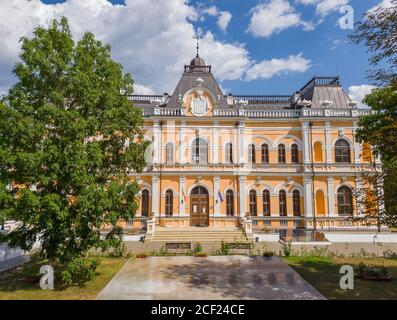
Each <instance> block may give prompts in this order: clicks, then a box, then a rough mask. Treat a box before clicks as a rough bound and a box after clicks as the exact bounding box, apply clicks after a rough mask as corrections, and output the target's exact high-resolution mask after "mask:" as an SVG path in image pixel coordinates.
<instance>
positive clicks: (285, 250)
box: [281, 241, 292, 257]
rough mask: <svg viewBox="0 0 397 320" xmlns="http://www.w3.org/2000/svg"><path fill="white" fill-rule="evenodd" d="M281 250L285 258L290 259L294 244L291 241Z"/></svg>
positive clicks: (284, 244)
mask: <svg viewBox="0 0 397 320" xmlns="http://www.w3.org/2000/svg"><path fill="white" fill-rule="evenodd" d="M281 249H282V250H283V254H284V256H286V257H289V256H290V255H291V252H292V242H291V241H287V242H284V243H283V245H282V247H281Z"/></svg>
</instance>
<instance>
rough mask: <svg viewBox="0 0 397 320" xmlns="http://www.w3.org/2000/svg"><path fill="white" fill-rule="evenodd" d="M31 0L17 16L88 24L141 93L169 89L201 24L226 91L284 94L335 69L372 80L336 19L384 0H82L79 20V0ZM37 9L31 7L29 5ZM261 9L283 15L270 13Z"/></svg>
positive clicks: (352, 79) (204, 45) (359, 81)
mask: <svg viewBox="0 0 397 320" xmlns="http://www.w3.org/2000/svg"><path fill="white" fill-rule="evenodd" d="M7 1H10V0H6V1H5V2H7ZM23 1H24V0H16V2H20V5H21V7H23V8H25V7H27V6H30V4H27V2H23ZM33 2H36V7H37V8H38V7H40V10H39V9H37V8H36V7H34V8H33V9H32V8H26V10H27V11H26V12H27V13H26V15H25V16H23V17H21V18H20V19H21V21H19V24H23V25H28V26H29V27H30V28H31V29H32V28H33V27H34V25H35V23H36V22H37V23H41V24H43V23H45V21H47V20H48V19H49V18H51V17H57V16H59V15H66V16H67V17H68V18H69V20H70V21H71V25H72V31H73V30H76V31H75V32H74V34H76V36H77V37H78V36H79V35H80V34H81V32H83V31H85V30H86V29H89V30H90V31H92V32H94V34H95V35H96V36H97V37H98V38H100V39H101V40H103V41H105V42H110V43H111V45H112V47H113V51H114V58H115V59H116V60H118V61H120V62H121V63H122V64H123V66H124V67H125V69H126V71H129V72H131V73H132V74H133V76H134V78H135V80H136V82H137V84H138V86H139V88H140V90H141V91H142V92H144V93H154V92H155V93H162V91H172V89H173V88H174V87H175V85H176V82H177V80H178V78H179V76H180V73H181V72H182V70H183V63H188V62H189V60H190V59H191V58H193V56H194V55H195V48H194V46H195V45H194V39H192V34H193V32H194V31H192V30H194V29H195V30H197V29H199V30H201V32H202V34H203V36H204V39H203V40H202V41H201V49H200V51H201V56H202V57H203V58H204V59H205V60H206V61H207V62H209V63H212V64H213V72H214V75H215V76H216V77H217V79H218V81H219V82H220V85H221V87H222V88H223V89H224V91H226V92H224V93H227V92H232V93H235V94H290V93H292V92H293V91H295V90H297V89H299V88H300V87H301V86H302V85H303V84H304V83H306V82H307V81H308V80H309V79H310V78H311V77H312V76H313V75H339V76H341V79H342V83H343V85H344V87H345V88H346V90H349V89H350V88H353V89H352V94H353V95H355V94H356V95H360V94H362V92H364V91H368V90H369V89H370V88H371V87H370V86H369V84H370V81H369V80H368V79H367V78H366V71H367V70H368V68H369V65H368V54H367V53H366V51H365V48H363V47H360V46H357V45H354V44H352V43H350V42H349V40H348V38H347V36H348V34H350V33H351V32H352V30H343V29H341V28H340V27H339V24H338V19H339V18H341V17H342V16H343V14H341V13H340V12H339V8H340V6H341V5H343V4H348V5H350V6H351V7H352V8H353V9H354V19H355V21H357V20H358V19H361V18H362V15H363V14H364V13H365V12H367V11H368V10H369V9H371V8H373V7H374V6H376V5H379V4H380V3H382V4H385V3H387V2H388V0H382V1H381V0H265V1H253V0H244V1H241V0H216V1H215V0H194V1H193V0H192V1H189V2H187V4H186V3H185V4H184V3H183V2H184V1H183V0H172V1H171V0H168V1H167V2H166V0H148V1H143V0H128V1H127V2H126V3H125V2H124V1H121V0H118V1H116V0H113V1H110V2H111V3H112V4H110V3H106V2H107V1H105V0H84V2H85V5H86V6H91V7H92V8H93V10H92V13H90V12H91V11H90V10H87V21H89V19H90V14H92V15H93V16H95V17H94V18H93V20H92V21H91V22H90V23H88V22H87V23H85V22H84V15H83V14H82V13H81V11H84V10H85V9H84V10H82V9H81V8H80V7H79V6H82V4H81V3H82V2H83V1H80V3H79V4H78V0H67V1H56V0H45V1H44V0H43V1H40V0H35V1H33ZM54 4H58V6H54ZM116 4H119V6H114V5H116ZM3 6H4V13H5V12H6V10H8V9H9V10H12V8H8V7H7V4H4V2H3V1H2V2H1V3H0V12H1V10H2V9H3V8H2V7H3ZM87 8H88V7H87ZM277 8H278V9H279V10H278V9H277ZM28 9H29V11H28ZM35 9H37V14H34V13H32V12H34V10H35ZM140 10H142V11H141V12H142V14H140V15H141V16H145V15H146V14H148V11H153V12H152V13H151V14H150V16H147V17H139V16H138V17H135V16H134V15H135V14H137V15H139V12H140ZM266 10H267V11H266ZM277 10H278V11H277ZM42 12H44V13H42ZM98 12H100V14H99V13H98ZM156 12H157V15H156ZM266 12H267V14H269V12H270V13H271V15H273V12H276V14H277V12H278V14H280V15H281V16H280V17H279V18H277V19H274V21H272V19H270V18H268V17H266V14H265V13H266ZM280 12H281V13H280ZM225 13H227V14H226V15H225ZM222 15H225V16H224V18H225V19H226V20H227V22H228V23H226V22H225V21H223V26H221V25H220V18H221V16H222ZM255 15H258V20H257V21H256V22H257V23H256V25H255V23H254V22H253V21H254V20H253V19H254V16H255ZM261 15H262V16H261ZM98 17H100V18H98ZM28 18H29V20H27V21H28V22H24V21H25V20H26V19H28ZM16 19H18V17H17V18H16ZM137 19H138V20H139V19H142V20H141V21H138V22H137ZM151 19H152V20H151ZM282 19H283V20H282ZM14 20H15V19H14ZM267 20H268V22H267ZM129 21H130V22H129ZM280 21H281V22H280ZM10 23H12V21H11V22H10ZM0 24H1V23H0ZM272 25H274V28H273V27H272ZM277 25H278V28H277ZM0 26H1V25H0ZM176 26H177V27H176ZM280 26H281V27H280ZM156 27H157V29H156V30H155V28H156ZM18 29H21V28H20V27H18ZM152 29H153V30H152ZM176 29H178V30H176ZM112 30H114V31H113V33H112ZM183 30H186V31H185V32H184V31H183ZM263 30H267V31H266V32H265V31H263ZM24 32H25V33H26V32H27V34H28V35H29V32H31V30H29V29H28V27H27V28H26V30H22V29H21V35H25V34H24ZM178 32H180V33H178ZM183 32H184V34H183ZM12 33H17V31H15V30H12ZM15 37H16V35H15ZM182 38H183V39H182ZM126 39H129V41H126ZM189 39H191V41H190V40H189ZM10 41H11V40H10ZM0 42H1V40H0ZM140 42H141V43H142V45H141V46H140V45H139V43H140ZM186 42H188V43H186ZM0 44H1V43H0ZM156 44H158V47H157V45H156ZM8 45H9V44H8ZM138 52H140V53H139V54H138ZM10 55H11V54H9V55H8V56H10ZM8 58H9V57H8ZM150 59H152V60H150ZM2 60H3V61H2ZM162 60H164V63H163V64H161V61H162ZM8 61H9V62H10V63H11V64H12V62H14V61H15V59H14V60H13V59H8V60H5V59H4V58H3V57H2V56H1V54H0V67H1V65H2V64H3V65H5V64H6V63H7V62H8ZM182 61H183V62H182ZM264 74H266V76H264ZM10 79H11V80H10ZM7 81H8V82H12V77H10V76H9V77H8V78H7V79H5V78H3V79H1V78H0V88H1V87H3V88H5V87H7ZM354 90H355V92H354ZM355 98H356V97H355Z"/></svg>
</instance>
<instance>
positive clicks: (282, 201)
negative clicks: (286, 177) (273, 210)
mask: <svg viewBox="0 0 397 320" xmlns="http://www.w3.org/2000/svg"><path fill="white" fill-rule="evenodd" d="M278 201H279V211H280V216H284V217H285V216H287V194H286V192H285V191H284V190H280V192H279V193H278Z"/></svg>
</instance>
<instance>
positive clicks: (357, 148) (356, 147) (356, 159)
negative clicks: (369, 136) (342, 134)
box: [353, 121, 361, 164]
mask: <svg viewBox="0 0 397 320" xmlns="http://www.w3.org/2000/svg"><path fill="white" fill-rule="evenodd" d="M357 128H358V125H357V122H356V121H355V122H353V137H354V141H353V146H354V163H356V164H359V163H361V145H360V144H359V143H358V142H357V141H356V130H357Z"/></svg>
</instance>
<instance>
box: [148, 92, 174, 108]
mask: <svg viewBox="0 0 397 320" xmlns="http://www.w3.org/2000/svg"><path fill="white" fill-rule="evenodd" d="M169 98H170V96H169V95H168V94H167V93H165V94H164V95H163V96H162V97H161V98H154V99H150V103H151V104H153V105H154V106H156V107H159V106H161V105H164V104H166V103H167V102H168V100H169Z"/></svg>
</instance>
